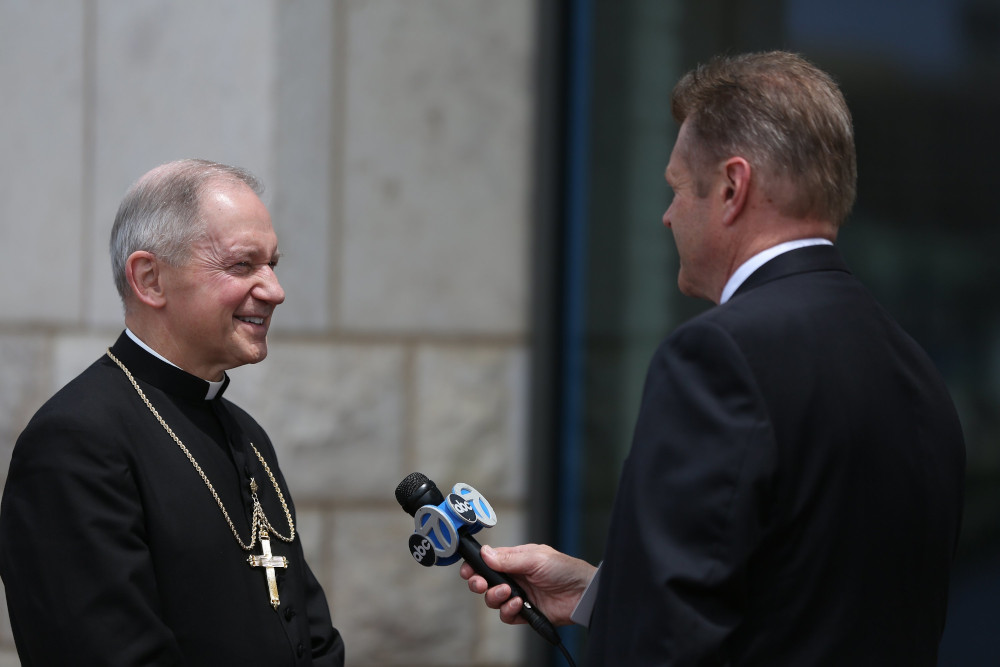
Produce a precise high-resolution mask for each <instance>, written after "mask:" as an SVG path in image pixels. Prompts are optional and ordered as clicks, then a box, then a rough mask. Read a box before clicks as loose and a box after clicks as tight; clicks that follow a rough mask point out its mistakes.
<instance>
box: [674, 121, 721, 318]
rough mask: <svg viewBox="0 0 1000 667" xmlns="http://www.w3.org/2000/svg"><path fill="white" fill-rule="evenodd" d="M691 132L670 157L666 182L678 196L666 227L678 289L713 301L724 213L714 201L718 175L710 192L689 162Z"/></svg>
mask: <svg viewBox="0 0 1000 667" xmlns="http://www.w3.org/2000/svg"><path fill="white" fill-rule="evenodd" d="M692 142H693V137H691V128H690V126H689V125H688V123H686V122H685V123H684V124H683V125H681V129H680V131H679V132H678V134H677V141H676V142H675V143H674V149H673V152H672V153H671V154H670V163H669V164H668V165H667V170H666V174H665V178H666V180H667V184H668V185H669V186H670V188H671V189H672V190H673V192H674V197H673V200H672V201H671V203H670V207H669V208H668V209H667V211H666V212H665V213H664V214H663V224H664V225H666V226H667V227H669V228H670V230H671V231H672V232H673V235H674V242H675V244H676V245H677V254H678V256H679V261H680V270H679V272H678V274H677V286H678V287H679V289H680V291H681V292H682V293H683V294H686V295H687V296H694V297H700V298H704V299H710V300H711V299H713V291H712V289H713V287H712V284H713V282H712V281H713V274H714V268H715V265H716V264H717V263H718V257H717V250H718V248H717V239H716V237H715V234H716V231H717V226H716V225H715V224H714V223H715V222H716V221H717V220H719V219H721V218H720V215H721V212H720V211H719V210H718V208H717V207H716V206H713V204H715V203H717V202H716V200H715V199H714V198H712V197H711V191H712V186H713V185H714V180H715V175H709V176H711V178H712V180H711V181H709V184H708V187H707V191H705V190H704V189H703V188H702V187H699V185H698V183H697V179H696V174H695V173H694V172H693V171H692V166H691V164H690V161H689V159H688V156H689V155H691V151H692V150H694V146H693V145H692Z"/></svg>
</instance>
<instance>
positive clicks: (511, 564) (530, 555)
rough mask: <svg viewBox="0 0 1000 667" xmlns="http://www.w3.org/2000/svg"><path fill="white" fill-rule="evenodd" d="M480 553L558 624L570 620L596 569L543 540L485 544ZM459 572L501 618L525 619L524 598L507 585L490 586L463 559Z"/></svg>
mask: <svg viewBox="0 0 1000 667" xmlns="http://www.w3.org/2000/svg"><path fill="white" fill-rule="evenodd" d="M482 556H483V561H484V562H485V563H486V564H487V565H489V566H490V567H491V568H493V569H494V570H496V571H497V572H504V573H506V574H509V575H511V576H512V577H513V578H514V580H515V581H516V582H517V584H518V585H519V586H520V587H521V588H522V589H524V593H525V595H527V596H528V598H529V599H530V600H531V601H532V602H533V603H534V604H535V606H536V607H538V609H539V610H540V611H541V612H542V613H543V614H545V615H546V616H547V617H548V619H549V620H550V621H552V623H553V624H554V625H557V626H558V625H569V624H571V623H572V621H571V620H570V617H569V616H570V614H572V613H573V609H574V608H575V607H576V604H577V602H579V600H580V596H582V595H583V592H584V591H585V590H586V588H587V584H589V583H590V580H591V579H592V578H593V576H594V572H595V571H596V570H597V568H596V567H594V566H593V565H591V564H590V563H588V562H586V561H583V560H580V559H579V558H573V557H572V556H567V555H566V554H564V553H561V552H559V551H556V550H555V549H553V548H552V547H550V546H547V545H544V544H522V545H520V546H516V547H497V548H495V549H494V548H492V547H490V546H488V545H486V546H483V550H482ZM459 572H460V574H461V575H462V578H463V579H465V580H467V581H468V582H469V590H470V591H472V592H473V593H478V594H484V599H485V601H486V606H487V607H489V608H490V609H498V610H499V611H500V620H502V621H503V622H504V623H508V624H512V625H516V624H518V623H524V622H525V621H524V619H523V618H521V617H520V616H519V613H520V611H521V607H522V606H523V601H522V600H521V598H520V597H515V598H511V596H510V595H511V591H510V586H508V585H507V584H501V585H499V586H494V587H493V588H489V585H488V584H487V583H486V580H485V579H483V578H482V577H481V576H479V575H478V574H476V572H475V570H473V569H472V566H471V565H469V564H468V563H462V568H461V570H459Z"/></svg>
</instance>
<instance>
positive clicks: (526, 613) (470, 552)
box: [458, 530, 562, 646]
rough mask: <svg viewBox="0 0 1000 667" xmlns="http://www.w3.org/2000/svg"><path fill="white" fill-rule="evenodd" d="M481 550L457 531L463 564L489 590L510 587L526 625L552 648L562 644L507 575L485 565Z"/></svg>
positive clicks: (480, 546)
mask: <svg viewBox="0 0 1000 667" xmlns="http://www.w3.org/2000/svg"><path fill="white" fill-rule="evenodd" d="M482 548H483V546H482V545H481V544H479V541H478V540H476V538H475V537H473V536H472V535H469V534H468V533H466V532H465V531H464V530H461V531H459V538H458V553H459V555H460V556H461V557H462V558H463V559H464V560H465V562H466V563H468V564H469V565H471V566H472V569H473V570H475V571H476V573H477V574H479V575H480V576H481V577H483V579H485V580H486V583H488V584H489V585H490V588H493V587H494V586H499V585H500V584H507V585H508V586H510V590H511V597H519V598H521V600H522V601H523V602H524V606H523V607H522V608H521V616H523V617H524V620H526V621H527V622H528V625H530V626H531V627H532V628H534V629H535V632H537V633H538V634H540V635H541V636H542V637H544V638H545V641H547V642H549V643H550V644H552V645H553V646H559V645H560V644H562V640H561V639H560V638H559V634H558V633H557V632H556V629H555V626H553V625H552V622H551V621H550V620H549V619H547V618H546V617H545V614H543V613H542V612H540V611H538V609H536V608H535V605H534V603H533V602H531V601H530V600H529V599H528V596H527V595H525V594H524V591H523V590H521V587H520V586H518V585H517V584H515V583H514V580H513V579H511V578H510V577H508V576H507V575H505V574H502V573H500V572H497V571H496V570H494V569H492V568H491V567H490V566H489V565H487V564H486V561H484V560H483V556H482V554H481V553H479V552H480V551H481V550H482Z"/></svg>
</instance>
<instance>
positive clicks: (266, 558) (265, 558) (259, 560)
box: [247, 529, 288, 611]
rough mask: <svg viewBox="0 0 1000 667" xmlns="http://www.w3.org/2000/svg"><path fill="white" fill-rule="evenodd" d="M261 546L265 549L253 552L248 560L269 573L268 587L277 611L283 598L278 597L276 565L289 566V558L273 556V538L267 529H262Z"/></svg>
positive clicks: (252, 565)
mask: <svg viewBox="0 0 1000 667" xmlns="http://www.w3.org/2000/svg"><path fill="white" fill-rule="evenodd" d="M260 548H261V551H263V553H262V554H259V555H258V554H251V555H250V556H249V557H248V558H247V561H248V562H249V563H250V567H263V568H265V570H266V574H267V589H268V591H269V592H270V593H271V606H272V607H274V609H275V611H277V609H278V605H279V604H281V600H279V599H278V582H277V580H276V579H275V578H274V568H276V567H288V559H287V558H285V557H284V556H272V555H271V538H269V537H268V535H267V530H266V529H262V530H261V531H260Z"/></svg>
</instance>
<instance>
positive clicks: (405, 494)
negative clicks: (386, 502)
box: [396, 472, 430, 507]
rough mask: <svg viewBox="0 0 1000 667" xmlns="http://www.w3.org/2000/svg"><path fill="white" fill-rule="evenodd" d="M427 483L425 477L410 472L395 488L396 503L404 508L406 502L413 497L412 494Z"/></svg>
mask: <svg viewBox="0 0 1000 667" xmlns="http://www.w3.org/2000/svg"><path fill="white" fill-rule="evenodd" d="M428 481H430V480H428V479H427V475H425V474H423V473H419V472H411V473H410V474H409V475H407V476H406V477H404V478H403V481H401V482H400V483H399V485H398V486H397V487H396V502H397V503H399V504H400V505H403V506H404V507H405V506H406V504H407V501H409V499H410V498H411V497H412V496H413V492H414V491H416V490H417V489H419V488H420V487H421V486H423V485H424V483H426V482H428Z"/></svg>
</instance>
